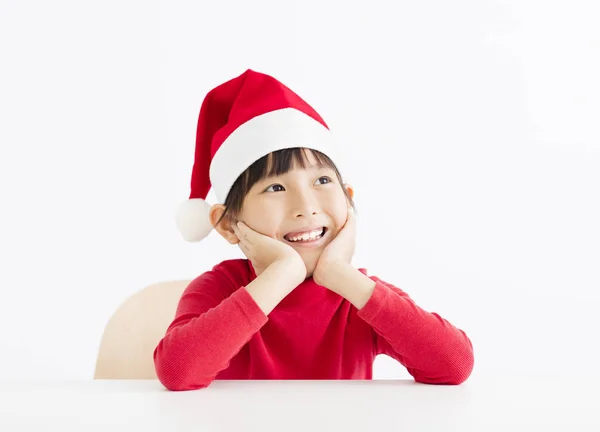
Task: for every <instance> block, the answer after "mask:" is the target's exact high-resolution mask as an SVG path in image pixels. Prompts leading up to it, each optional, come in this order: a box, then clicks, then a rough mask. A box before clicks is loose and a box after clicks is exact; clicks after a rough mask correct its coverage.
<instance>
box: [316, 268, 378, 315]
mask: <svg viewBox="0 0 600 432" xmlns="http://www.w3.org/2000/svg"><path fill="white" fill-rule="evenodd" d="M322 284H323V286H325V287H327V288H328V289H330V290H331V291H333V292H335V293H337V294H339V295H340V296H342V297H344V298H345V299H346V300H348V301H349V302H350V303H352V304H353V305H354V306H355V307H356V308H357V309H359V310H360V309H362V307H363V306H364V305H365V304H366V303H367V301H369V298H370V297H371V295H372V294H373V290H374V289H375V282H374V281H373V280H372V279H371V278H369V277H368V276H367V275H365V274H363V273H361V272H360V271H359V270H358V269H356V268H354V267H352V265H350V264H346V263H339V264H332V265H330V266H329V267H328V270H327V272H326V275H325V277H324V280H323V281H322Z"/></svg>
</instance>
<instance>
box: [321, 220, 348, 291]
mask: <svg viewBox="0 0 600 432" xmlns="http://www.w3.org/2000/svg"><path fill="white" fill-rule="evenodd" d="M355 247H356V216H355V215H354V212H353V211H352V210H350V209H349V210H348V217H347V219H346V223H345V224H344V226H343V227H342V229H341V230H340V232H339V233H338V235H337V236H336V237H335V238H334V239H333V240H332V241H331V243H329V244H328V245H327V246H326V247H325V249H323V252H322V253H321V256H320V257H319V261H317V265H316V266H315V270H314V272H313V279H314V281H315V282H316V283H317V284H319V285H322V286H326V287H327V284H328V283H329V282H328V280H327V276H328V275H330V274H333V271H332V270H333V268H334V267H339V266H347V265H350V263H351V262H352V256H353V255H354V249H355Z"/></svg>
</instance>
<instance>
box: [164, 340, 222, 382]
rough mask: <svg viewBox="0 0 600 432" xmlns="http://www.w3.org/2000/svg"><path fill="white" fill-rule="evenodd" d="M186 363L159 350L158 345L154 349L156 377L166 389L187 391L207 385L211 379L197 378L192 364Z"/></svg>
mask: <svg viewBox="0 0 600 432" xmlns="http://www.w3.org/2000/svg"><path fill="white" fill-rule="evenodd" d="M186 363H187V362H186ZM186 363H183V362H181V361H177V359H175V358H173V356H169V355H166V354H165V353H164V352H162V351H160V345H159V346H158V347H157V348H156V349H155V351H154V368H155V371H156V377H157V378H158V380H159V381H160V383H161V384H162V385H163V386H164V387H165V388H166V389H167V390H170V391H188V390H199V389H203V388H206V387H208V386H209V385H210V383H211V382H212V381H213V379H201V378H200V379H199V377H198V376H197V375H198V374H197V373H195V370H194V369H195V368H194V366H193V365H192V364H186Z"/></svg>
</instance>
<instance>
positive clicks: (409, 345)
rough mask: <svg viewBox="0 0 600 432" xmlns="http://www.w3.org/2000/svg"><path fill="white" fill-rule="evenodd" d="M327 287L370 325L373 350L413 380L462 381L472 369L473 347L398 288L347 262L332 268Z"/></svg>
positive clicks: (442, 382) (443, 320) (434, 314)
mask: <svg viewBox="0 0 600 432" xmlns="http://www.w3.org/2000/svg"><path fill="white" fill-rule="evenodd" d="M328 282H329V284H330V285H331V287H330V286H328V288H329V289H331V290H333V291H335V292H337V293H338V294H340V295H341V296H343V297H345V298H346V299H347V300H348V301H350V302H351V303H352V304H353V305H354V306H355V307H356V308H357V309H358V316H359V317H361V318H362V319H364V320H365V321H366V322H367V323H368V324H370V325H371V327H373V330H374V331H375V338H376V341H375V343H376V349H377V353H378V354H379V353H382V354H386V355H389V356H390V357H392V358H394V359H396V360H397V361H399V362H400V363H401V364H402V365H403V366H405V367H406V369H407V370H408V372H409V373H410V374H411V375H412V376H413V377H414V378H415V381H417V382H422V383H427V384H460V383H462V382H464V381H465V380H466V379H467V378H468V377H469V376H470V374H471V371H472V370H473V363H474V357H473V345H472V344H471V341H470V340H469V338H468V336H467V335H466V334H465V332H464V331H462V330H460V329H458V328H456V327H454V326H453V325H452V324H451V323H449V322H448V321H447V320H445V319H444V318H442V317H440V316H439V315H438V314H437V313H430V312H427V311H425V310H423V309H421V308H420V307H419V306H417V305H416V304H415V303H414V301H413V300H412V299H411V298H410V297H409V296H408V295H407V294H406V293H405V292H403V291H402V290H400V289H399V288H397V287H395V286H393V285H391V284H389V283H386V282H384V281H382V280H380V279H378V278H376V277H369V276H367V275H365V274H363V273H362V272H361V271H359V270H357V269H355V268H354V267H352V266H350V265H338V266H336V267H335V268H333V269H331V271H330V277H328Z"/></svg>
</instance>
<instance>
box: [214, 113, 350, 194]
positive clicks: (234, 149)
mask: <svg viewBox="0 0 600 432" xmlns="http://www.w3.org/2000/svg"><path fill="white" fill-rule="evenodd" d="M291 147H308V148H312V149H314V150H319V151H321V152H322V153H325V154H326V155H327V156H329V157H330V158H331V159H332V160H333V161H334V162H335V163H336V165H337V164H338V163H339V162H338V161H339V159H340V158H339V155H338V154H337V152H336V147H335V143H334V139H333V135H332V134H331V132H330V131H329V129H327V128H326V127H325V126H323V125H322V124H321V123H319V122H318V121H317V120H315V119H314V118H312V117H311V116H309V115H308V114H305V113H304V112H302V111H299V110H297V109H295V108H282V109H279V110H275V111H270V112H268V113H265V114H261V115H259V116H257V117H254V118H252V119H251V120H249V121H247V122H246V123H244V124H242V125H241V126H240V127H238V128H237V129H236V130H235V131H233V132H232V133H231V135H229V137H227V139H226V140H225V141H224V142H223V143H222V144H221V146H220V147H219V150H217V152H216V154H215V155H214V157H213V160H212V162H211V164H210V179H211V182H212V187H213V190H214V192H215V196H216V197H217V199H218V200H219V202H220V203H223V202H224V201H225V198H226V197H227V194H228V193H229V189H230V188H231V186H232V185H233V183H234V182H235V180H236V179H237V178H238V176H239V175H240V174H241V173H243V172H244V170H245V169H246V168H248V167H249V166H250V165H252V164H253V163H254V162H256V161H257V160H258V159H260V158H261V157H263V156H265V155H266V154H268V153H271V152H273V151H276V150H282V149H286V148H291Z"/></svg>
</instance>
